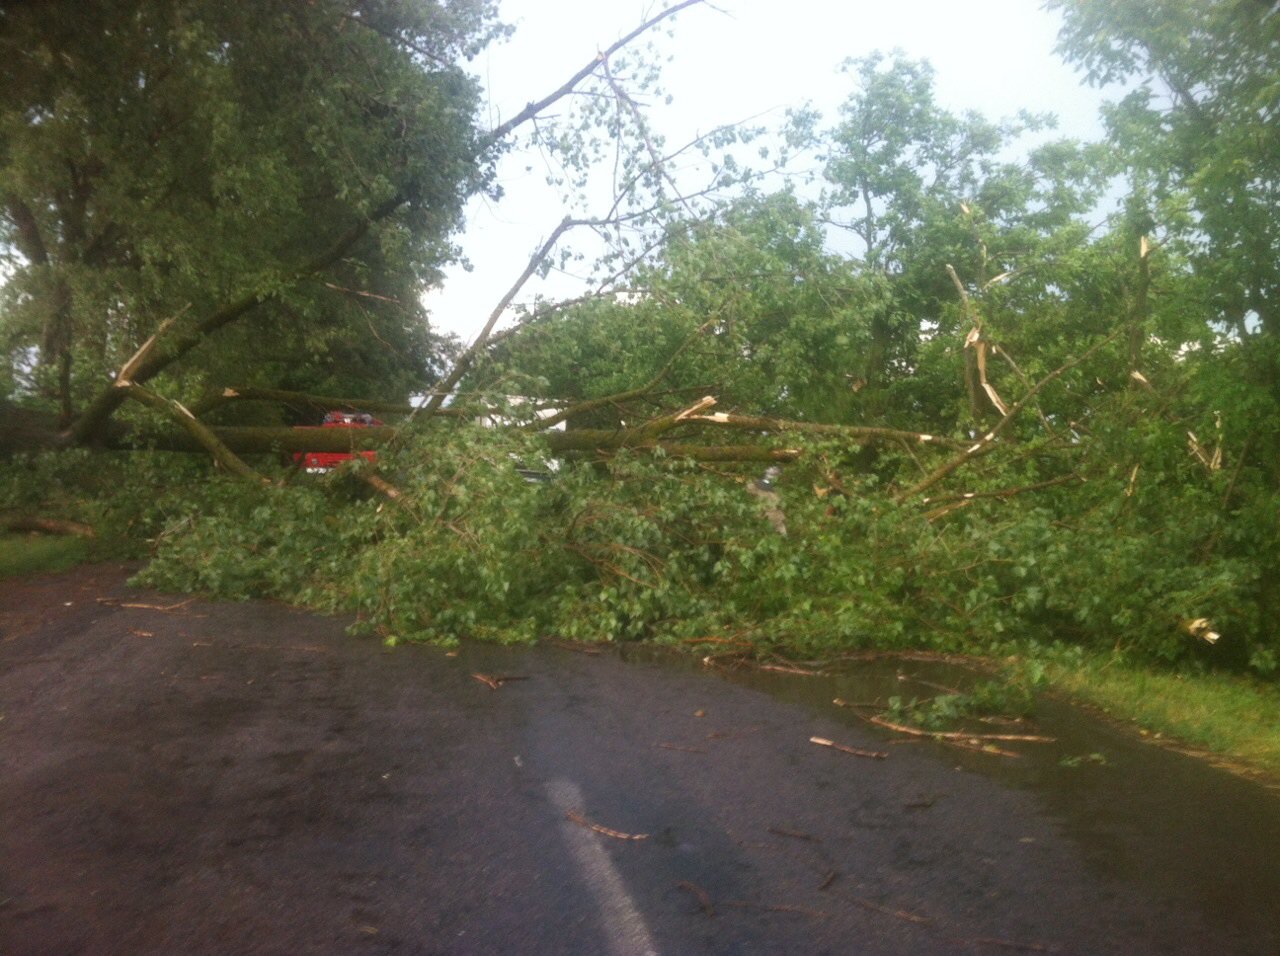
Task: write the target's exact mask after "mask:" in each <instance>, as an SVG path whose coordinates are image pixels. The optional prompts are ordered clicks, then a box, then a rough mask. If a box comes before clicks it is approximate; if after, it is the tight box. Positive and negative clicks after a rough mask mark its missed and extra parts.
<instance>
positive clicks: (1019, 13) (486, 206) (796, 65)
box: [428, 0, 1102, 338]
mask: <svg viewBox="0 0 1280 956" xmlns="http://www.w3.org/2000/svg"><path fill="white" fill-rule="evenodd" d="M715 4H716V5H715V8H712V7H709V6H702V7H694V8H692V9H690V10H686V11H684V12H682V13H681V14H679V16H678V17H676V18H675V20H674V31H675V32H674V36H673V37H672V38H670V39H667V38H665V37H663V39H662V41H661V48H662V50H663V51H664V52H666V53H669V54H670V55H672V56H673V57H674V60H673V61H672V62H671V63H669V64H668V65H667V66H666V68H665V70H664V79H663V86H664V88H665V90H666V91H667V92H668V93H670V94H671V95H672V96H673V97H674V98H675V99H674V102H673V103H672V104H671V105H670V106H665V107H659V108H656V109H655V110H654V111H653V112H652V113H651V114H650V119H651V121H652V122H653V123H654V125H655V127H656V128H657V129H658V130H659V131H660V132H661V133H662V134H663V135H664V136H665V137H666V139H667V142H668V143H669V144H677V143H682V142H684V141H686V140H687V139H689V138H691V137H692V136H693V135H695V134H697V133H698V132H705V131H707V130H709V129H712V128H714V127H717V126H720V125H723V124H726V123H732V122H737V121H740V120H743V119H746V118H748V117H753V116H754V117H758V118H757V122H760V123H762V124H764V125H776V124H779V123H781V121H782V119H783V114H784V112H785V110H786V109H787V108H789V107H795V106H800V105H803V104H805V103H806V102H808V103H812V104H813V105H814V106H815V107H817V108H818V109H819V110H820V111H821V112H822V113H823V115H824V116H825V117H827V118H834V117H835V114H836V109H837V107H838V105H839V104H840V103H841V102H842V101H843V100H844V99H845V98H846V97H847V96H848V94H849V93H850V92H851V87H850V80H849V78H848V77H846V76H844V75H843V74H841V73H840V72H839V65H840V63H841V62H842V61H843V60H844V59H846V58H847V57H856V56H862V55H865V54H867V53H870V52H872V51H875V50H884V51H889V50H892V49H894V48H900V49H902V50H903V51H904V52H905V53H906V54H907V55H908V56H909V57H912V58H916V59H927V60H929V61H930V62H931V63H932V64H933V66H934V67H935V69H936V71H937V95H938V99H939V101H940V103H941V105H943V106H944V107H947V108H949V109H951V110H953V111H957V112H958V111H963V110H967V109H975V110H978V111H979V112H981V113H983V114H985V115H986V116H988V117H989V118H993V119H994V118H999V117H1002V116H1010V115H1012V114H1014V113H1016V112H1017V111H1018V110H1019V109H1030V110H1034V111H1036V112H1051V113H1055V114H1056V115H1057V116H1058V118H1059V128H1058V131H1057V133H1056V134H1055V135H1065V136H1071V137H1074V138H1080V139H1095V138H1099V137H1100V136H1101V129H1100V127H1099V125H1098V121H1097V113H1098V106H1099V104H1100V102H1101V100H1102V96H1101V94H1099V93H1098V92H1097V91H1096V90H1092V89H1089V88H1086V87H1084V86H1083V85H1082V83H1081V82H1080V80H1079V78H1078V77H1077V75H1076V74H1075V73H1074V72H1073V71H1072V70H1071V69H1070V68H1069V67H1067V66H1066V65H1064V64H1063V63H1062V62H1061V60H1060V59H1059V58H1058V57H1057V56H1056V55H1055V54H1054V52H1053V47H1054V44H1055V42H1056V38H1057V30H1058V20H1057V17H1056V16H1053V15H1050V14H1049V13H1047V12H1045V11H1043V10H1042V9H1040V3H1039V0H888V2H857V0H847V2H838V0H715ZM655 6H656V5H655V3H653V2H652V0H649V2H641V0H503V2H502V3H501V16H502V19H503V20H504V21H505V22H507V23H510V24H513V25H514V26H515V27H516V32H515V34H514V36H513V37H512V38H511V39H509V40H507V41H505V42H503V43H500V44H496V45H494V46H493V47H492V48H490V50H488V51H487V52H486V53H485V54H483V55H482V56H481V57H480V58H478V59H477V60H476V61H475V63H474V64H473V69H474V70H475V71H476V73H477V75H478V76H479V77H480V79H481V81H482V82H483V83H484V85H485V88H486V90H487V91H488V109H489V116H490V119H491V123H492V124H496V123H498V122H500V121H501V120H503V119H505V118H507V117H510V116H511V115H513V114H514V113H516V112H518V111H519V109H520V108H521V107H523V106H524V104H525V103H526V102H528V101H530V100H536V99H538V98H540V97H542V96H544V95H546V94H547V93H549V92H550V91H551V90H553V89H555V88H556V87H557V86H559V85H560V84H561V83H562V82H563V81H564V80H565V79H567V78H568V76H569V75H571V74H572V73H573V71H575V70H576V69H577V68H578V67H580V66H581V65H582V64H583V63H585V62H586V60H587V59H588V58H589V57H590V56H592V55H593V54H594V53H595V51H596V50H597V49H602V48H604V47H607V46H608V45H609V44H611V43H612V42H614V41H615V40H616V39H617V38H618V37H619V36H622V35H624V34H625V33H627V32H629V31H630V30H631V29H632V28H634V27H635V26H636V25H637V24H638V23H640V22H641V20H642V19H643V18H644V16H645V15H646V14H647V13H651V12H652V11H653V9H654V8H655ZM761 114H763V115H761ZM526 165H527V161H526V159H525V158H524V157H520V156H511V157H509V158H508V159H506V160H505V161H504V163H503V165H502V167H501V168H500V173H501V176H500V178H501V181H502V184H503V188H504V190H505V192H506V196H505V197H504V198H503V199H502V200H501V201H500V202H499V203H497V204H494V203H490V202H487V201H483V200H478V201H475V202H473V203H472V205H471V206H470V207H469V208H468V212H467V226H466V230H465V233H464V234H463V236H462V239H461V244H462V246H463V249H464V251H465V253H466V255H467V256H468V258H469V259H470V260H471V261H472V263H473V264H474V267H475V268H474V271H472V272H470V273H468V272H465V271H463V270H462V269H461V268H455V269H453V270H451V271H450V273H449V275H448V278H447V280H446V283H445V288H444V289H443V290H442V291H441V292H438V293H433V294H432V295H431V296H430V297H429V299H428V305H429V307H430V308H431V311H432V320H433V322H434V323H435V325H436V326H437V327H438V328H442V329H446V330H449V331H453V332H457V333H458V334H459V335H461V336H463V337H464V338H469V337H471V336H474V334H475V333H476V332H477V331H478V330H479V328H480V326H481V325H482V324H483V322H484V319H485V317H486V316H487V315H488V313H489V311H490V310H491V309H492V308H493V306H494V305H495V304H496V302H497V301H498V299H499V297H500V296H501V295H502V293H503V291H505V290H506V288H507V287H508V286H509V285H510V284H511V283H512V282H513V281H514V280H515V278H516V277H517V276H518V275H519V273H520V271H521V270H522V269H523V267H524V265H525V263H526V261H527V260H528V257H529V255H530V253H531V252H532V251H533V250H534V249H535V248H536V247H537V246H538V245H539V244H540V242H541V241H542V239H543V238H545V237H546V236H547V235H548V234H549V233H550V232H551V230H552V229H553V228H554V227H555V225H556V224H557V223H558V222H559V221H560V219H561V218H562V217H563V215H564V214H565V210H564V208H563V206H562V205H561V202H560V200H559V198H558V197H557V195H556V194H555V192H554V191H553V190H551V189H550V188H549V187H547V186H546V184H545V181H544V174H543V172H542V171H541V170H540V168H539V167H536V166H535V170H534V172H532V173H526V172H525V166H526ZM551 281H552V283H553V284H552V285H551V286H545V285H544V286H538V285H537V284H533V285H530V286H528V287H526V289H525V291H524V293H523V294H522V295H521V297H520V298H521V299H522V300H529V299H531V298H532V296H533V294H534V292H536V291H543V292H549V293H551V294H572V292H573V287H572V285H571V284H569V283H568V282H567V280H565V279H564V278H559V279H556V278H554V277H553V279H552V280H551Z"/></svg>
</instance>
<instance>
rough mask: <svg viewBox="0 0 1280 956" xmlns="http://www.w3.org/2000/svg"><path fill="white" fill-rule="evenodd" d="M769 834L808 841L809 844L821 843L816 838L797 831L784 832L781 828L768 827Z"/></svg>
mask: <svg viewBox="0 0 1280 956" xmlns="http://www.w3.org/2000/svg"><path fill="white" fill-rule="evenodd" d="M769 832H770V833H773V834H775V835H777V836H784V837H791V838H792V839H793V840H808V841H809V842H810V843H821V842H822V841H821V840H819V839H818V838H817V837H815V836H812V835H810V834H808V833H801V832H800V831H799V830H784V829H783V828H782V827H769Z"/></svg>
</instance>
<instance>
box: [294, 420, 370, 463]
mask: <svg viewBox="0 0 1280 956" xmlns="http://www.w3.org/2000/svg"><path fill="white" fill-rule="evenodd" d="M381 424H382V422H380V421H379V420H378V419H376V418H374V417H373V416H372V415H369V414H367V413H365V412H343V411H332V412H327V413H325V416H324V421H323V422H322V423H321V424H319V425H299V426H297V427H298V429H299V430H300V431H306V430H309V429H312V428H370V427H372V426H374V425H381ZM356 455H359V456H360V457H361V458H366V459H368V460H369V461H377V460H378V453H377V452H375V451H357V452H342V451H299V452H294V454H293V460H294V461H295V462H297V463H298V464H299V465H300V466H302V467H303V468H305V469H306V470H307V472H308V473H309V474H323V473H324V472H326V471H332V470H333V469H334V468H337V467H338V466H339V465H341V464H342V463H343V462H344V461H350V460H351V459H352V458H354V457H355V456H356Z"/></svg>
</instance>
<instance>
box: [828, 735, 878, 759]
mask: <svg viewBox="0 0 1280 956" xmlns="http://www.w3.org/2000/svg"><path fill="white" fill-rule="evenodd" d="M809 743H811V744H817V745H818V746H819V747H830V748H831V749H832V750H838V751H840V752H841V753H842V754H851V755H853V756H854V757H869V758H870V759H872V760H884V758H885V757H887V756H889V754H888V751H884V750H862V749H861V748H859V747H846V746H845V745H844V744H838V743H836V742H835V741H834V740H828V739H827V738H826V737H810V738H809Z"/></svg>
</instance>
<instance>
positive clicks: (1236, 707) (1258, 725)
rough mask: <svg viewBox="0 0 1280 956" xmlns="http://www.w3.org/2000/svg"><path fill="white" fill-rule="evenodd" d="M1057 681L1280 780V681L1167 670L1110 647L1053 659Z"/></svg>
mask: <svg viewBox="0 0 1280 956" xmlns="http://www.w3.org/2000/svg"><path fill="white" fill-rule="evenodd" d="M1044 676H1045V677H1046V678H1047V680H1048V681H1049V683H1050V685H1051V686H1053V687H1055V688H1057V689H1060V690H1062V691H1064V692H1066V693H1067V694H1069V695H1071V696H1072V697H1074V698H1076V699H1077V700H1080V701H1083V702H1085V703H1087V704H1090V705H1092V706H1094V707H1097V708H1099V709H1100V710H1102V711H1104V712H1105V713H1106V714H1108V715H1109V716H1111V717H1114V718H1117V719H1120V720H1125V721H1130V722H1132V723H1135V724H1137V726H1138V727H1139V729H1140V731H1143V732H1145V733H1147V734H1152V735H1154V734H1160V735H1162V737H1163V738H1172V739H1174V740H1176V741H1181V742H1183V743H1186V744H1189V745H1191V746H1192V747H1194V748H1203V749H1204V750H1207V751H1210V752H1212V753H1213V754H1217V755H1220V756H1222V757H1224V758H1226V759H1227V760H1228V761H1229V762H1232V763H1239V764H1241V765H1243V769H1246V770H1247V769H1249V768H1252V769H1254V770H1258V771H1261V772H1262V773H1263V774H1265V775H1266V776H1268V777H1270V778H1271V779H1272V780H1280V686H1278V685H1276V684H1269V683H1264V682H1262V681H1260V680H1257V679H1255V678H1250V677H1246V676H1239V675H1231V674H1221V673H1216V674H1215V673H1198V672H1181V673H1177V672H1163V671H1157V670H1152V669H1148V668H1144V667H1140V666H1136V665H1134V664H1131V663H1128V662H1125V661H1122V660H1120V659H1119V658H1116V657H1113V656H1111V655H1106V654H1093V655H1089V654H1086V655H1074V654H1073V655H1071V660H1070V661H1069V662H1064V661H1055V660H1052V659H1050V660H1048V661H1046V662H1045V664H1044ZM1237 769H1242V768H1237Z"/></svg>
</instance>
